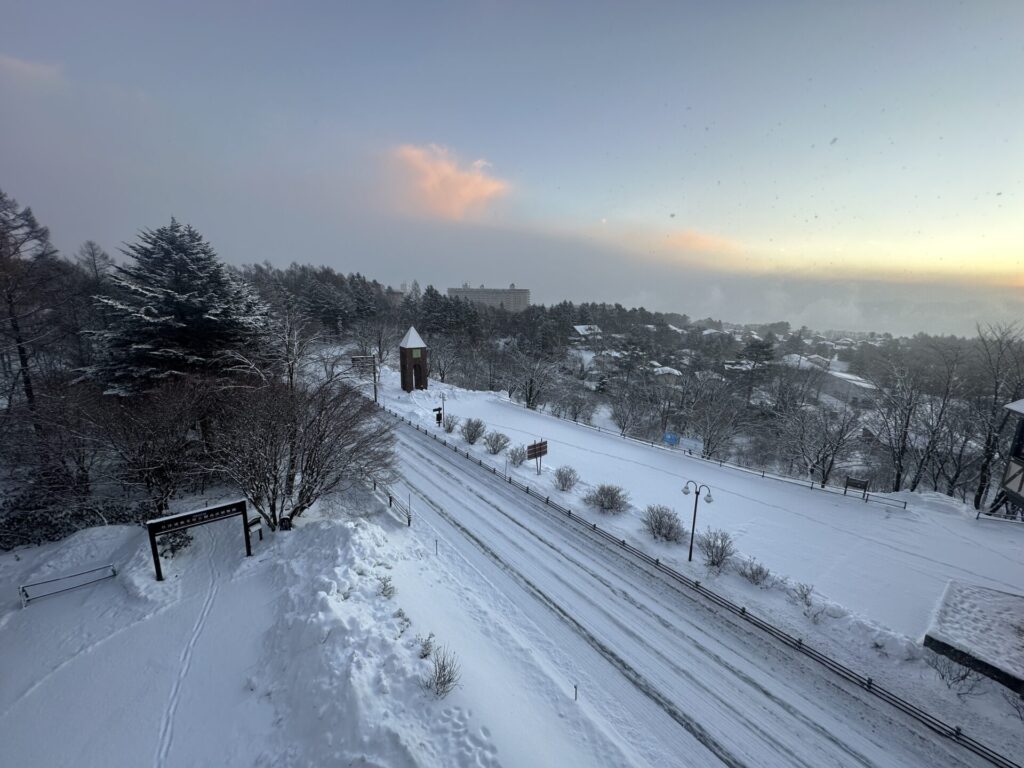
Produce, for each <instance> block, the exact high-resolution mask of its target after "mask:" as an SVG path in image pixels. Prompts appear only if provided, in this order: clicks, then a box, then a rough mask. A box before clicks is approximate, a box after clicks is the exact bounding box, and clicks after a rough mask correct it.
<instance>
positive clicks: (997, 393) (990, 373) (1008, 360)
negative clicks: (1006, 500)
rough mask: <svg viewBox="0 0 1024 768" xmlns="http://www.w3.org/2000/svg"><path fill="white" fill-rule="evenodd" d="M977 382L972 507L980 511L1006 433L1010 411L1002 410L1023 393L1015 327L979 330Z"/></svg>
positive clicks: (1019, 343)
mask: <svg viewBox="0 0 1024 768" xmlns="http://www.w3.org/2000/svg"><path fill="white" fill-rule="evenodd" d="M975 355H976V368H977V372H978V373H977V375H978V381H977V382H976V395H975V397H973V398H972V402H973V404H974V409H975V414H976V417H977V419H978V421H979V423H980V424H981V425H982V427H981V456H980V459H979V462H978V485H977V488H976V489H975V492H974V508H975V509H981V507H982V505H983V504H984V503H985V497H986V495H987V494H988V490H989V486H990V484H991V482H992V468H993V465H994V464H995V462H996V461H997V459H998V457H999V444H1000V441H1001V440H1002V439H1003V437H1004V435H1005V434H1006V427H1007V424H1008V423H1009V418H1010V412H1009V411H1007V410H1006V409H1004V408H1003V406H1004V405H1006V404H1007V403H1009V402H1011V401H1013V400H1016V399H1018V398H1019V397H1020V396H1021V392H1022V390H1024V386H1022V384H1024V382H1022V371H1021V367H1022V350H1021V337H1020V331H1019V329H1018V328H1017V326H1015V325H1008V326H999V325H995V326H987V327H984V328H982V327H980V326H979V327H978V338H977V342H976V345H975Z"/></svg>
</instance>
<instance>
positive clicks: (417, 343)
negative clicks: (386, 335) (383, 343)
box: [392, 325, 427, 349]
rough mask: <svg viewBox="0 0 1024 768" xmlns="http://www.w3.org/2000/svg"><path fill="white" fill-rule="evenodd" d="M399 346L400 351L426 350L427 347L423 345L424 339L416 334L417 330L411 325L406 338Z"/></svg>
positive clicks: (403, 338)
mask: <svg viewBox="0 0 1024 768" xmlns="http://www.w3.org/2000/svg"><path fill="white" fill-rule="evenodd" d="M392 338H394V337H392ZM398 346H399V348H400V349H419V348H424V349H425V348H426V346H427V345H426V344H424V343H423V339H421V338H420V335H419V334H418V333H416V329H415V328H413V327H412V326H411V325H410V326H409V330H408V331H406V332H405V336H403V337H402V340H401V341H400V342H398Z"/></svg>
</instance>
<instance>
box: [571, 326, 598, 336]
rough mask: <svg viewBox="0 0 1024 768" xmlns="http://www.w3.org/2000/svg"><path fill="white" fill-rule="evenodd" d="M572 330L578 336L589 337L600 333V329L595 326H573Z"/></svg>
mask: <svg viewBox="0 0 1024 768" xmlns="http://www.w3.org/2000/svg"><path fill="white" fill-rule="evenodd" d="M572 329H573V330H574V331H576V333H578V334H579V335H580V336H591V335H593V334H598V333H600V332H601V329H600V328H598V327H597V326H596V325H574V326H573V327H572Z"/></svg>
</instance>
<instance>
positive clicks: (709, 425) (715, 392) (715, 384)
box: [689, 379, 744, 459]
mask: <svg viewBox="0 0 1024 768" xmlns="http://www.w3.org/2000/svg"><path fill="white" fill-rule="evenodd" d="M743 424H744V415H743V404H742V402H740V401H739V400H738V398H736V397H735V395H734V394H733V392H732V389H731V388H730V387H729V385H728V384H727V383H726V382H724V381H719V380H717V379H712V380H710V381H709V382H708V385H707V386H706V387H704V388H703V390H702V392H701V394H700V399H699V400H698V401H697V402H695V403H694V407H693V414H692V416H691V418H690V421H689V427H690V431H691V432H692V433H693V434H694V435H696V436H697V437H698V438H700V439H701V440H702V441H703V443H704V450H703V456H704V458H705V459H714V458H718V457H720V456H721V455H722V454H723V453H724V452H725V450H726V449H727V448H728V447H729V445H730V444H731V443H732V441H733V440H735V439H736V437H737V435H739V434H740V432H741V431H742V429H743Z"/></svg>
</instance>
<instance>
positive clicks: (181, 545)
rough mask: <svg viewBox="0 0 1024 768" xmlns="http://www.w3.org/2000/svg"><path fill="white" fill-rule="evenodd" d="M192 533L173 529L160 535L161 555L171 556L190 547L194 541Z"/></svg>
mask: <svg viewBox="0 0 1024 768" xmlns="http://www.w3.org/2000/svg"><path fill="white" fill-rule="evenodd" d="M192 540H193V537H192V534H191V533H189V532H188V531H173V532H172V533H168V534H167V535H166V536H161V537H160V547H159V551H160V557H166V558H171V557H174V556H175V555H177V554H178V553H179V552H181V551H183V550H185V549H188V547H189V545H190V544H191V543H192Z"/></svg>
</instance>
